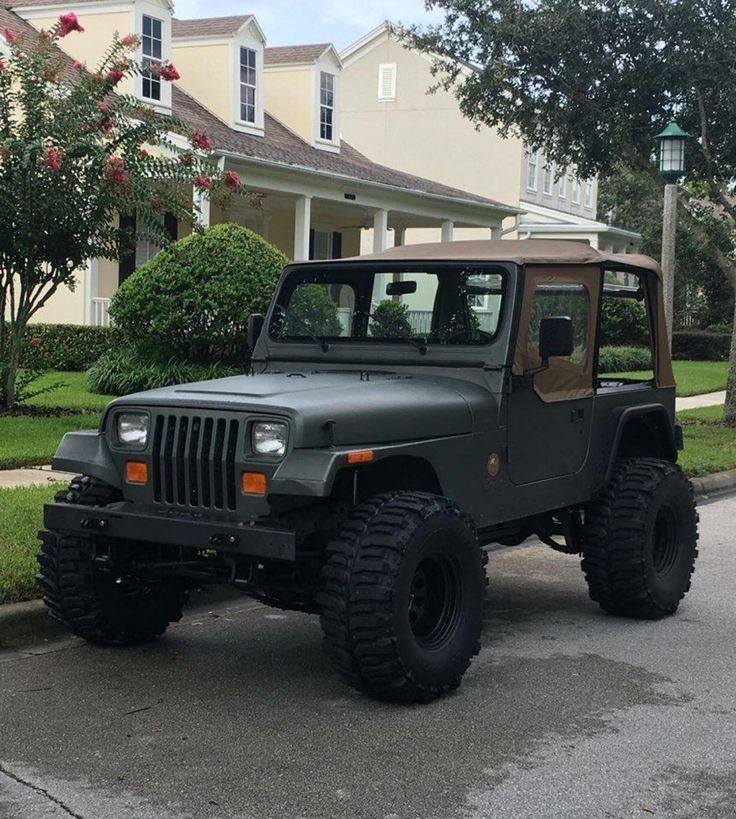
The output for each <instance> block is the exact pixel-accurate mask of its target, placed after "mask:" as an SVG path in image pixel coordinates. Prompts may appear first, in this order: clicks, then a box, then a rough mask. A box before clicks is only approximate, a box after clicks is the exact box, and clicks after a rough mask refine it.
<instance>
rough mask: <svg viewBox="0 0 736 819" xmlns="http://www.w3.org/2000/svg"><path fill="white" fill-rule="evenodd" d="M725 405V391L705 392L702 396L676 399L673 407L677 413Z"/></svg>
mask: <svg viewBox="0 0 736 819" xmlns="http://www.w3.org/2000/svg"><path fill="white" fill-rule="evenodd" d="M725 403H726V391H725V390H723V392H707V393H705V394H704V395H691V396H689V397H688V398H678V399H677V400H676V401H675V407H676V409H677V411H678V412H680V411H682V410H689V409H700V407H712V406H714V405H716V404H725Z"/></svg>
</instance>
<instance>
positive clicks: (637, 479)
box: [582, 458, 698, 619]
mask: <svg viewBox="0 0 736 819" xmlns="http://www.w3.org/2000/svg"><path fill="white" fill-rule="evenodd" d="M697 542H698V513H697V510H696V508H695V499H694V497H693V490H692V486H691V485H690V481H688V480H687V478H686V477H685V476H684V475H683V473H682V471H681V470H680V468H679V467H678V466H677V464H673V463H670V462H669V461H660V460H658V459H655V458H632V459H630V460H626V461H621V462H620V463H619V464H617V465H616V467H615V469H614V471H613V475H612V477H611V480H610V482H609V484H608V486H607V487H606V488H605V489H604V491H603V492H601V493H600V495H598V497H597V498H595V499H594V500H593V501H592V502H591V503H590V504H589V505H588V507H587V509H586V510H585V524H584V527H583V561H582V567H583V571H584V572H585V577H586V579H587V581H588V587H589V589H590V596H591V598H592V599H593V600H595V601H596V602H598V603H599V604H600V605H601V607H602V608H603V609H605V610H606V611H608V612H611V613H613V614H621V615H625V616H628V617H642V618H648V619H657V618H659V617H664V616H666V615H668V614H672V613H673V612H675V611H676V610H677V607H678V605H679V604H680V601H681V600H682V598H683V597H684V596H685V594H686V593H687V591H688V590H689V588H690V580H691V577H692V573H693V569H694V566H695V558H696V557H697V555H698V550H697Z"/></svg>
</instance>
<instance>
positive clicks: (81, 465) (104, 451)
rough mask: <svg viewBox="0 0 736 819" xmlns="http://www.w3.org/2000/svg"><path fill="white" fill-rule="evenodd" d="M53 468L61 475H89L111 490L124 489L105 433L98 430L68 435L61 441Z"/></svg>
mask: <svg viewBox="0 0 736 819" xmlns="http://www.w3.org/2000/svg"><path fill="white" fill-rule="evenodd" d="M51 465H52V466H53V468H54V469H58V470H59V471H61V472H76V473H77V474H80V475H90V476H91V477H93V478H98V479H99V480H101V481H104V482H105V483H107V484H110V486H114V487H116V488H118V489H122V486H123V482H122V479H121V476H120V473H119V472H118V470H117V468H116V466H115V463H114V461H113V459H112V457H111V456H110V451H109V450H108V448H107V443H106V442H105V436H104V435H103V433H101V432H98V431H97V430H94V429H93V430H83V431H82V432H67V433H66V435H65V436H64V437H63V438H62V439H61V443H60V444H59V448H58V449H57V450H56V455H54V457H53V460H52V461H51Z"/></svg>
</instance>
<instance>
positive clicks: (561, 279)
mask: <svg viewBox="0 0 736 819" xmlns="http://www.w3.org/2000/svg"><path fill="white" fill-rule="evenodd" d="M600 290H601V270H600V268H599V267H597V266H596V267H593V266H586V267H582V266H564V267H563V266H534V267H527V269H526V271H525V278H524V287H523V295H522V303H521V310H520V315H519V326H518V332H517V340H516V348H515V354H514V361H513V367H512V378H511V384H512V390H511V394H510V395H509V397H508V403H507V409H508V416H507V430H508V458H509V476H510V478H511V480H512V482H513V483H515V484H527V483H532V482H533V481H542V480H547V479H550V478H555V477H561V476H564V475H572V474H574V473H576V472H578V471H579V470H580V469H581V468H582V467H583V466H584V464H585V461H586V458H587V455H588V445H589V440H590V430H591V421H592V412H593V395H594V390H593V371H594V359H595V349H596V345H595V334H596V327H597V316H598V303H599V301H600ZM550 316H567V317H569V318H570V319H571V320H572V329H573V339H574V350H573V353H572V355H570V356H567V357H565V358H550V359H549V362H548V363H547V364H546V365H545V364H544V363H543V362H542V359H541V357H540V355H539V327H540V322H541V320H542V319H543V318H547V317H550Z"/></svg>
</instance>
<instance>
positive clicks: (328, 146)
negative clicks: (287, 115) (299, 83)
mask: <svg viewBox="0 0 736 819" xmlns="http://www.w3.org/2000/svg"><path fill="white" fill-rule="evenodd" d="M322 72H324V73H325V74H332V76H333V77H334V91H333V106H332V139H331V140H328V139H322V138H321V137H320V127H319V124H320V80H321V78H320V74H322ZM312 84H313V86H314V88H313V91H312V100H313V103H312V105H313V107H312V133H313V134H314V146H315V148H320V149H321V150H323V151H331V152H333V153H338V152H339V150H340V71H339V69H338V68H337V67H336V66H334V65H328V64H326V63H323V62H317V63H315V65H314V68H313V70H312Z"/></svg>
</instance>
